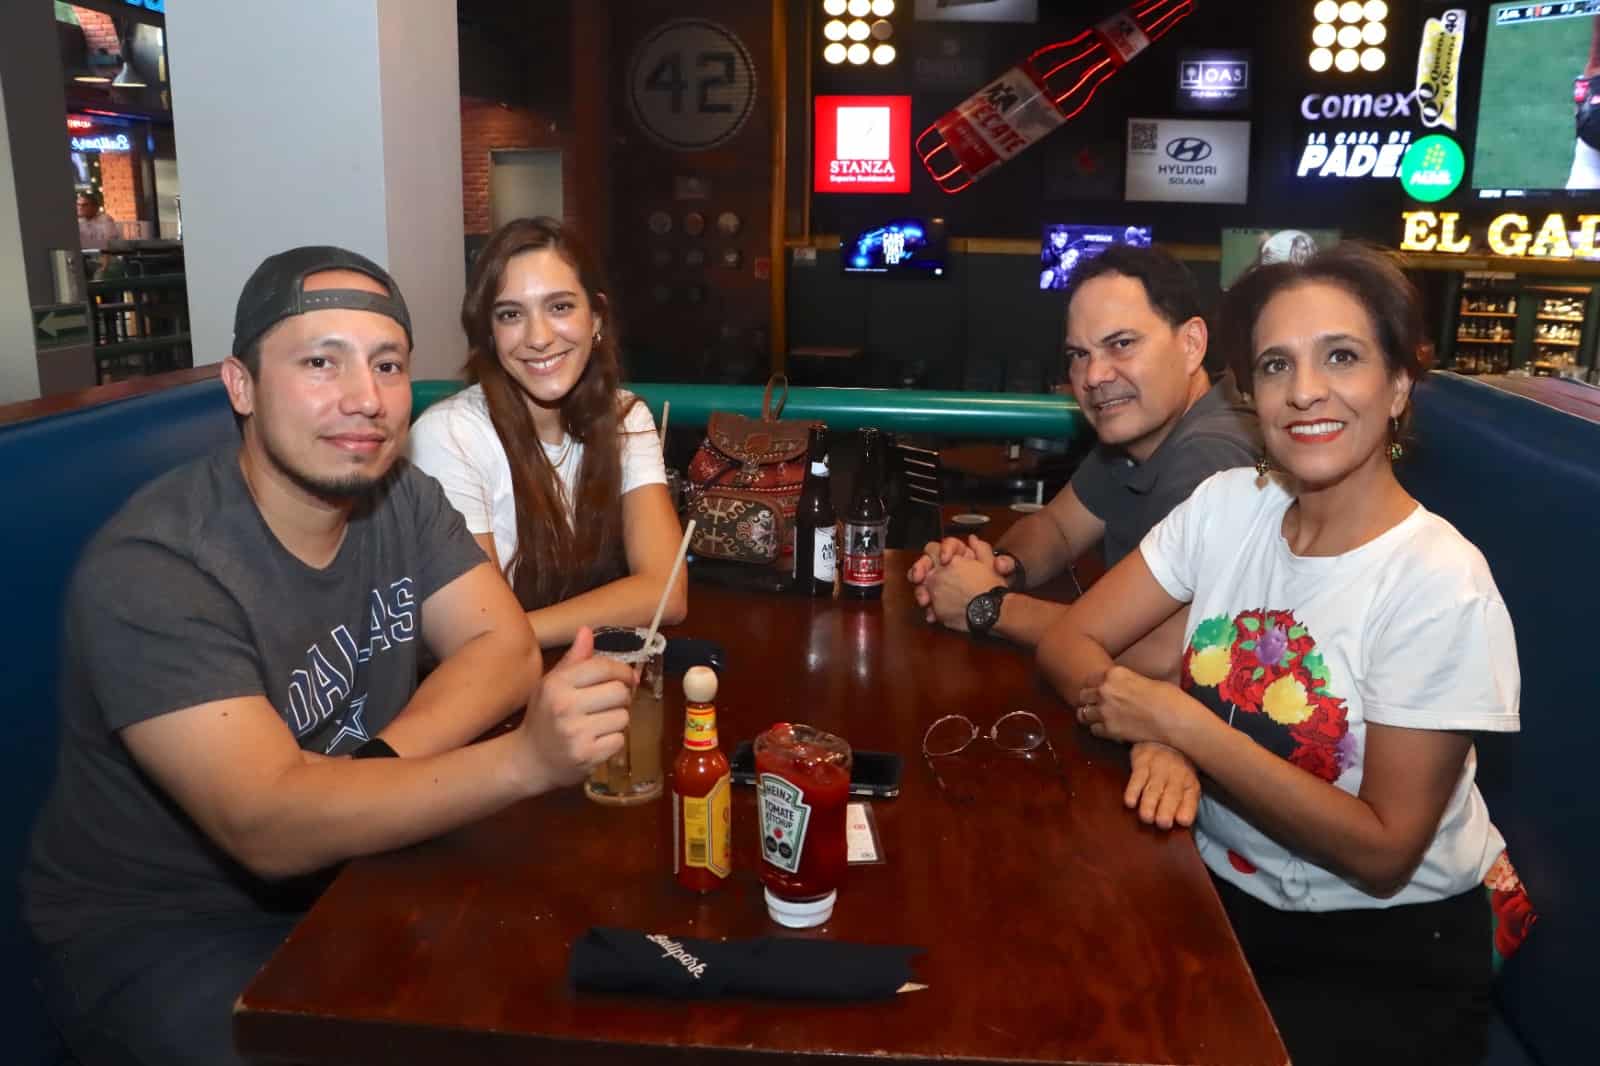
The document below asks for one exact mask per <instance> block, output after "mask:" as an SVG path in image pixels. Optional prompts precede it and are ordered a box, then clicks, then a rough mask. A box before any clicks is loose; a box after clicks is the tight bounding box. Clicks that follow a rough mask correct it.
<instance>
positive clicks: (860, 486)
mask: <svg viewBox="0 0 1600 1066" xmlns="http://www.w3.org/2000/svg"><path fill="white" fill-rule="evenodd" d="M880 447H881V445H880V443H879V437H878V431H877V430H875V429H864V430H862V431H861V469H860V470H859V471H858V472H857V473H856V485H855V493H854V494H853V495H852V496H851V499H850V509H849V510H848V511H847V512H845V516H844V572H843V574H842V575H841V580H840V582H839V589H840V594H841V595H844V596H849V597H851V598H853V599H858V600H877V599H882V598H883V542H884V537H885V536H886V535H887V533H888V529H889V517H888V515H887V514H886V513H885V511H884V508H883V467H882V459H881V457H880V455H879V448H880Z"/></svg>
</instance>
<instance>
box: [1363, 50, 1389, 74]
mask: <svg viewBox="0 0 1600 1066" xmlns="http://www.w3.org/2000/svg"><path fill="white" fill-rule="evenodd" d="M1384 59H1385V56H1384V54H1383V49H1382V48H1368V49H1367V50H1366V51H1365V52H1362V53H1361V69H1362V70H1382V69H1383V61H1384Z"/></svg>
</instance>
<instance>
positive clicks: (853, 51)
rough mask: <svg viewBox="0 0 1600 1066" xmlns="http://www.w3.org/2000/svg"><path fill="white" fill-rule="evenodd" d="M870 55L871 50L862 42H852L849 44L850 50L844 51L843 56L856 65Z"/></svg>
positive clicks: (863, 61) (859, 64) (860, 63)
mask: <svg viewBox="0 0 1600 1066" xmlns="http://www.w3.org/2000/svg"><path fill="white" fill-rule="evenodd" d="M871 56H872V52H871V51H870V50H869V49H868V48H867V46H866V45H864V44H853V45H851V46H850V50H849V51H848V52H846V53H845V58H846V59H848V60H849V61H850V62H851V63H853V64H855V65H856V66H858V67H859V66H861V65H862V64H863V63H865V62H866V61H867V60H868V59H869V58H871Z"/></svg>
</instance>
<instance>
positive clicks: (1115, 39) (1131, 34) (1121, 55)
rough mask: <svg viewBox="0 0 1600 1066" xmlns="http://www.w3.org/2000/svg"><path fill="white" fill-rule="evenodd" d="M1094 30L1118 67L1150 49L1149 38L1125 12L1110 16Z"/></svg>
mask: <svg viewBox="0 0 1600 1066" xmlns="http://www.w3.org/2000/svg"><path fill="white" fill-rule="evenodd" d="M1094 29H1095V32H1096V33H1098V34H1099V35H1100V39H1101V40H1102V41H1104V42H1105V43H1106V47H1107V48H1109V49H1111V55H1112V58H1113V61H1114V62H1116V64H1117V65H1118V66H1121V65H1122V64H1124V63H1126V62H1127V61H1128V60H1130V59H1132V58H1133V57H1134V56H1136V55H1138V54H1139V53H1140V52H1142V51H1144V50H1145V49H1146V48H1149V47H1150V38H1149V37H1146V36H1145V32H1144V31H1143V30H1141V29H1140V28H1139V24H1138V23H1137V22H1135V21H1134V20H1133V17H1132V16H1130V15H1129V14H1128V13H1127V12H1126V11H1123V12H1119V13H1118V14H1115V15H1112V16H1111V17H1110V18H1108V19H1106V20H1105V21H1104V22H1101V23H1099V24H1098V25H1096V26H1095V28H1094Z"/></svg>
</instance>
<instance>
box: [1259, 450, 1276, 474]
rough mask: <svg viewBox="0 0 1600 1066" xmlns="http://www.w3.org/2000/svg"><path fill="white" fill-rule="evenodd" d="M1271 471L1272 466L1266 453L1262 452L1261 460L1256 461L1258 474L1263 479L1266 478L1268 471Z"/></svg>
mask: <svg viewBox="0 0 1600 1066" xmlns="http://www.w3.org/2000/svg"><path fill="white" fill-rule="evenodd" d="M1271 469H1272V464H1271V463H1270V462H1269V461H1268V460H1267V454H1266V452H1262V453H1261V458H1259V459H1257V460H1256V474H1257V475H1259V476H1261V477H1266V476H1267V471H1268V470H1271Z"/></svg>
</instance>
